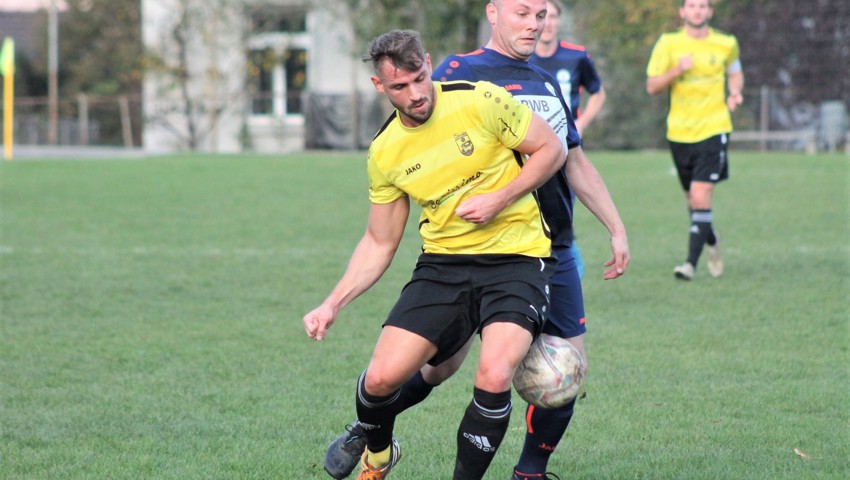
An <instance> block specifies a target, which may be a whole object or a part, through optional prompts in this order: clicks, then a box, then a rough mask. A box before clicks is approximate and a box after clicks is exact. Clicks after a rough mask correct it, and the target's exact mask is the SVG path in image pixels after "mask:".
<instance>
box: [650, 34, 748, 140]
mask: <svg viewBox="0 0 850 480" xmlns="http://www.w3.org/2000/svg"><path fill="white" fill-rule="evenodd" d="M688 54H690V55H691V58H692V59H693V66H692V67H691V68H690V69H689V70H688V71H686V72H685V73H684V74H683V75H682V76H680V77H679V78H677V79H675V80H674V81H673V83H672V84H670V111H669V113H668V114H667V139H668V140H670V141H673V142H680V143H696V142H699V141H702V140H705V139H706V138H710V137H713V136H715V135H718V134H721V133H729V132H731V131H732V117H731V115H730V113H729V108H728V107H727V106H726V71H727V69H728V68H729V66H730V65H732V64H733V63H734V62H735V61H736V60H738V55H739V52H738V41H737V40H736V39H735V37H734V36H733V35H730V34H727V33H723V32H720V31H718V30H715V29H713V28H709V31H708V35H707V36H706V37H705V38H693V37H691V36H689V35H688V34H687V33H686V32H685V30H684V28H682V29H680V30H678V31H676V32H671V33H665V34H663V35H661V37H660V38H659V39H658V41H657V42H656V43H655V47H653V49H652V55H651V56H650V58H649V63H648V64H647V67H646V75H647V76H649V77H656V76H658V75H661V74H663V73H665V72H666V71H668V70H670V69H671V68H673V67H674V66H675V65H676V64H678V63H679V58H681V57H682V56H684V55H688Z"/></svg>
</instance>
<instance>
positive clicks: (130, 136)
mask: <svg viewBox="0 0 850 480" xmlns="http://www.w3.org/2000/svg"><path fill="white" fill-rule="evenodd" d="M51 118H53V119H54V121H51ZM13 125H14V139H15V143H16V144H20V145H83V146H85V145H104V146H123V147H138V146H140V145H141V136H142V135H141V134H142V131H141V130H142V104H141V96H139V95H112V96H95V95H85V94H80V95H77V97H76V98H75V99H73V100H71V99H60V101H59V102H58V105H57V115H56V116H55V117H54V116H53V115H51V113H50V105H49V100H48V98H47V97H17V98H15V110H14V120H13Z"/></svg>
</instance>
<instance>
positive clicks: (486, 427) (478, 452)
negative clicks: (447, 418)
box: [452, 388, 511, 480]
mask: <svg viewBox="0 0 850 480" xmlns="http://www.w3.org/2000/svg"><path fill="white" fill-rule="evenodd" d="M510 419H511V391H510V390H507V391H504V392H499V393H490V392H486V391H484V390H481V389H479V388H474V389H473V393H472V402H470V403H469V406H468V407H466V413H465V414H464V415H463V420H461V422H460V428H458V431H457V459H456V461H455V472H454V476H453V477H452V479H453V480H480V479H481V478H483V477H484V473H485V472H486V471H487V467H489V466H490V462H492V461H493V457H494V456H495V455H496V450H498V449H499V445H500V444H501V443H502V439H503V438H505V432H507V430H508V425H509V423H510Z"/></svg>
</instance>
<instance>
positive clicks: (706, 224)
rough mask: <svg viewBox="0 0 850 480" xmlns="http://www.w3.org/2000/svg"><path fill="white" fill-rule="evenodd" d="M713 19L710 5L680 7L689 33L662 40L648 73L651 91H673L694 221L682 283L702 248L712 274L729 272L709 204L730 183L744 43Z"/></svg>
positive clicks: (689, 0)
mask: <svg viewBox="0 0 850 480" xmlns="http://www.w3.org/2000/svg"><path fill="white" fill-rule="evenodd" d="M713 14H714V9H713V8H712V5H711V1H710V0H682V3H681V7H680V8H679V16H680V17H681V18H682V22H683V23H684V26H683V27H682V28H681V29H679V30H678V31H676V32H672V33H665V34H662V35H661V37H660V38H659V39H658V41H657V42H656V43H655V47H653V49H652V54H651V56H650V58H649V63H648V65H647V67H646V75H647V80H646V91H647V92H648V93H649V94H650V95H655V94H657V93H660V92H664V91H668V90H669V92H670V102H669V103H670V110H669V112H668V114H667V140H668V141H669V142H670V150H671V152H672V154H673V162H674V164H675V165H676V170H677V172H678V176H679V182H680V183H681V185H682V188H683V189H684V191H685V200H686V201H687V204H688V211H689V212H690V221H691V224H690V229H689V232H690V233H689V240H688V255H687V258H686V260H685V263H683V264H681V265H678V266H676V267H675V268H674V269H673V274H674V275H675V276H676V278H679V279H682V280H691V279H692V278H693V277H694V273H695V270H696V267H697V262H698V261H699V258H700V255H701V254H702V250H703V246H707V248H706V250H707V251H708V259H707V261H706V265H707V267H708V272H709V273H710V274H711V275H712V276H713V277H719V276H720V275H721V274H722V273H723V257H722V256H721V255H720V241H719V239H718V236H717V233H716V232H715V231H714V228H713V225H712V223H713V220H714V214H713V212H712V209H711V199H712V195H713V193H714V185H715V184H716V183H718V182H721V181H723V180H726V179H727V178H728V177H729V161H728V158H727V151H728V146H729V134H730V132H731V131H732V116H731V113H730V112H733V111H735V108H736V107H737V106H738V105H740V104H741V103H742V102H743V100H744V98H743V96H742V94H741V91H742V89H743V88H744V73H743V70H742V69H741V61H740V59H739V58H738V54H739V52H738V41H737V39H736V38H735V37H734V36H732V35H729V34H727V33H723V32H720V31H718V30H715V29H713V28H710V27H709V26H708V22H709V20H711V17H712V15H713ZM727 89H728V95H727Z"/></svg>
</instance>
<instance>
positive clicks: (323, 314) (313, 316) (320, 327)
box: [304, 304, 336, 342]
mask: <svg viewBox="0 0 850 480" xmlns="http://www.w3.org/2000/svg"><path fill="white" fill-rule="evenodd" d="M334 320H336V314H335V313H334V312H333V310H332V309H331V308H330V307H327V306H325V305H324V304H322V305H319V306H318V307H316V308H315V309H313V311H312V312H310V313H308V314H307V315H304V330H306V331H307V336H308V337H310V338H312V339H313V340H315V341H317V342H321V341H322V340H323V339H324V338H325V335H327V333H328V329H329V328H331V325H333V323H334Z"/></svg>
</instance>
